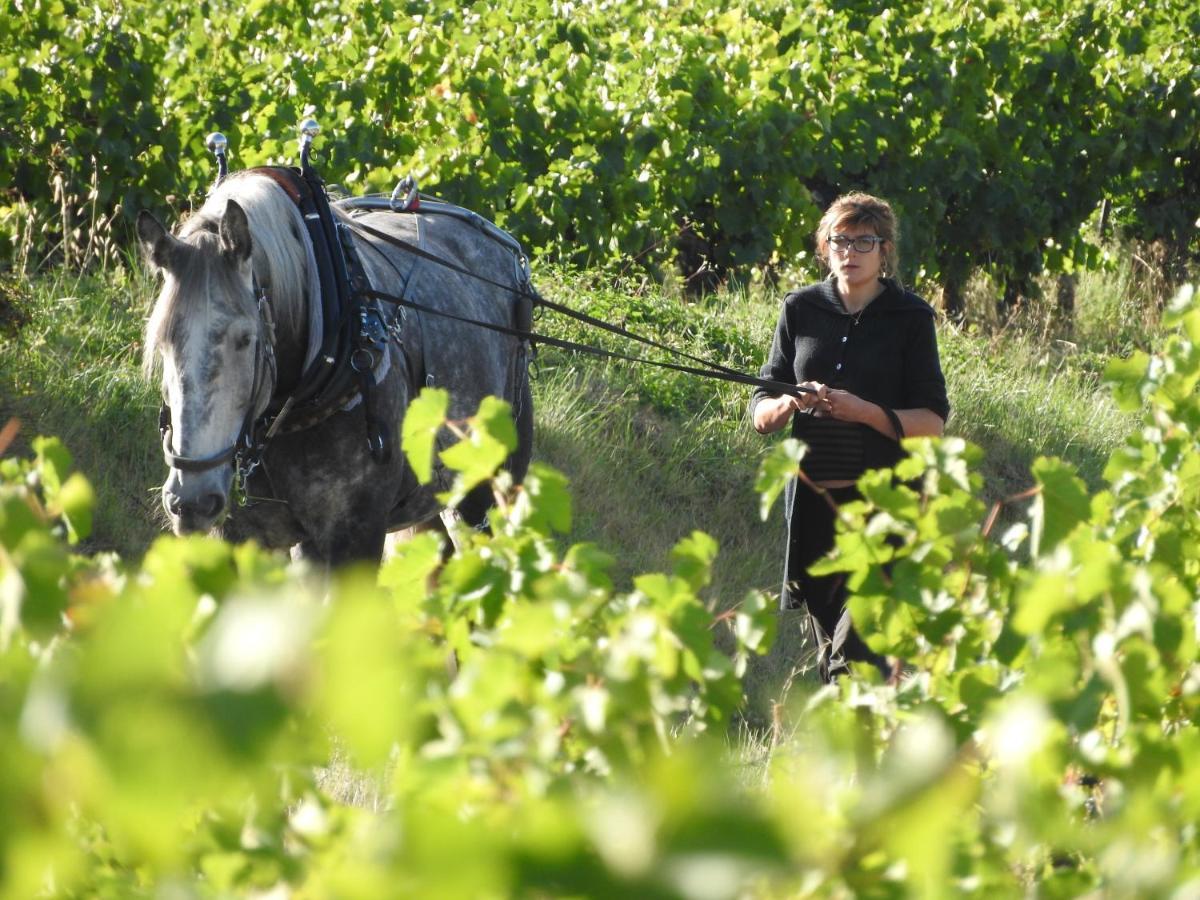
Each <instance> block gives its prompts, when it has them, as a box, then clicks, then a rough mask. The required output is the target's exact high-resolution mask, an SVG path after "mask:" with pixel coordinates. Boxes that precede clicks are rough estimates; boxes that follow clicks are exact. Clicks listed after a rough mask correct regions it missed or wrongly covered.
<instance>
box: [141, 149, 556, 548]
mask: <svg viewBox="0 0 1200 900" xmlns="http://www.w3.org/2000/svg"><path fill="white" fill-rule="evenodd" d="M334 215H335V216H336V217H337V218H338V219H339V220H340V221H343V222H349V223H351V225H352V227H353V226H354V223H356V222H362V223H367V224H369V226H370V227H371V228H372V229H376V230H379V231H384V232H387V233H389V234H391V235H394V236H396V237H399V238H401V239H402V240H404V241H407V242H408V243H410V244H412V245H417V246H419V247H420V248H421V249H422V250H425V251H427V252H428V253H430V254H433V255H434V256H436V257H438V258H441V259H445V260H447V261H450V262H451V263H453V264H454V265H456V266H457V267H459V268H460V269H463V270H467V271H469V272H473V273H479V274H481V275H483V276H485V278H486V280H480V279H476V278H472V277H470V276H468V275H467V274H465V273H464V272H461V271H454V270H453V269H450V268H447V267H444V266H439V265H437V264H436V263H434V262H430V261H429V260H428V259H421V258H419V256H417V255H414V254H412V253H409V252H405V250H404V249H402V248H398V247H395V246H393V245H391V244H388V243H387V242H383V241H380V240H378V239H376V238H373V237H370V236H368V235H365V234H364V233H362V232H361V231H360V232H359V234H358V238H357V241H356V244H357V248H358V253H359V257H360V259H361V262H362V268H363V269H364V270H365V273H366V275H367V278H368V280H369V281H370V285H371V287H372V288H373V289H374V290H378V291H382V292H385V293H391V294H397V295H398V294H403V296H405V297H406V298H408V299H410V300H412V301H415V302H417V303H419V304H420V305H422V306H425V307H430V308H432V309H439V310H445V311H448V312H452V313H453V314H455V315H458V316H461V317H463V318H466V319H473V320H479V321H485V322H490V323H494V324H496V325H499V326H505V327H509V328H513V327H515V325H514V313H515V310H514V303H515V298H516V297H517V296H519V295H520V293H521V291H520V288H521V284H520V281H521V267H520V266H519V265H515V264H514V255H513V252H512V251H511V250H510V249H509V248H508V247H506V246H504V245H503V244H501V243H500V242H498V241H496V240H494V239H491V238H489V237H488V236H487V235H486V234H484V233H482V232H481V230H480V229H478V228H475V227H472V225H470V224H468V223H467V222H464V221H462V220H461V219H459V218H456V217H452V216H433V215H426V214H422V213H419V212H414V213H393V212H386V211H381V212H367V213H365V214H358V215H351V214H350V213H347V212H346V211H344V210H341V209H338V208H336V207H335V209H334ZM138 236H139V238H140V241H141V243H142V246H143V249H144V251H145V254H146V256H147V258H148V259H149V261H150V262H151V263H152V264H153V266H154V267H155V268H156V269H157V270H158V271H159V272H161V274H162V276H163V285H162V290H161V292H160V294H159V296H158V298H157V301H156V303H155V305H154V309H153V311H152V313H151V315H150V318H149V321H148V323H147V328H146V341H145V354H146V366H147V370H148V371H153V370H154V369H155V368H157V367H159V366H161V373H162V387H163V395H164V402H165V404H166V406H165V409H169V419H168V421H165V422H164V423H163V424H164V434H165V441H166V443H167V444H169V446H165V450H166V455H167V459H168V461H169V462H170V461H171V460H172V459H175V458H189V459H198V458H207V459H210V460H211V459H214V458H217V457H221V456H222V448H231V447H232V446H234V445H235V444H236V443H237V442H238V441H239V439H240V437H241V436H242V434H243V432H244V429H245V426H246V423H248V422H252V421H253V420H254V419H256V418H257V417H258V416H259V415H260V414H261V413H262V411H263V410H264V409H266V408H267V407H268V405H269V404H271V403H272V398H276V402H277V398H279V397H286V396H288V393H289V391H292V390H293V389H294V388H295V387H296V384H297V382H298V380H299V379H300V376H301V373H302V371H304V369H305V367H306V366H307V365H308V364H309V363H310V362H311V361H312V359H313V357H314V355H315V354H316V353H317V352H318V351H319V348H320V347H321V340H322V333H321V332H322V329H323V327H324V326H323V323H322V317H321V315H320V289H319V273H318V270H317V268H316V262H315V259H314V255H313V249H312V246H311V243H310V241H309V239H308V237H307V233H306V230H305V226H304V221H303V219H302V218H301V214H300V212H299V209H298V208H297V206H296V204H295V203H294V202H293V201H292V199H291V198H290V197H288V196H287V194H286V193H285V192H284V190H283V189H282V188H281V187H280V186H279V184H277V183H276V182H275V181H274V180H272V179H271V178H269V177H265V176H264V175H262V174H260V173H257V172H255V170H248V171H246V172H241V173H237V174H235V175H233V176H231V177H229V178H227V179H225V180H224V182H223V183H222V184H221V185H220V186H219V187H217V188H216V189H214V191H213V192H212V194H211V195H210V196H209V198H208V200H207V201H206V202H205V203H204V205H203V206H202V207H201V208H200V209H199V210H198V211H197V212H196V213H195V214H193V215H192V216H191V217H190V218H188V219H187V220H186V221H185V222H184V223H183V225H182V226H181V227H180V228H179V230H178V234H177V235H172V234H170V233H169V232H168V231H167V229H166V228H165V227H164V226H163V225H162V224H161V223H160V222H159V221H158V220H157V219H155V218H154V217H153V216H151V215H150V214H149V213H142V214H141V215H140V216H139V217H138ZM522 262H523V261H522ZM489 282H490V283H489ZM510 282H511V284H512V286H513V290H511V291H510V290H504V289H502V288H501V287H500V286H499V284H508V283H510ZM392 332H393V333H392V336H391V339H390V340H389V342H388V344H387V349H386V352H385V353H384V354H383V355H382V359H381V360H380V361H379V365H378V366H376V368H375V376H376V377H377V380H378V386H377V389H376V391H375V398H376V399H375V403H374V406H373V408H374V409H377V410H378V411H379V412H380V414H381V418H382V420H383V421H386V422H389V423H392V425H393V426H394V427H393V429H392V441H393V444H394V452H392V453H391V458H390V460H388V461H387V462H384V463H380V462H377V461H376V460H375V459H373V458H372V456H371V453H370V451H369V448H368V445H367V440H366V434H367V432H366V425H365V414H364V404H363V403H362V402H361V401H359V402H354V401H351V402H349V403H347V404H345V408H342V407H339V408H338V409H337V410H336V411H335V412H334V413H333V414H332V415H330V416H329V417H328V418H325V419H324V420H323V421H320V422H318V423H316V424H314V425H311V427H306V428H303V429H302V430H296V431H291V432H287V431H284V432H281V433H279V434H276V435H274V436H273V437H272V438H271V440H270V441H269V442H268V443H267V444H266V447H265V450H264V451H263V453H262V457H261V467H260V469H259V470H258V471H257V472H255V473H254V475H253V476H251V479H250V481H249V486H250V487H252V488H253V492H254V493H260V494H262V493H265V494H268V495H269V498H268V499H266V500H262V501H259V502H251V503H250V504H248V505H246V506H244V507H243V506H239V505H238V504H237V503H234V502H231V485H232V483H233V479H234V463H233V461H232V460H230V461H224V462H222V463H221V464H219V465H213V466H211V467H209V468H205V469H203V470H200V471H194V470H191V469H190V468H188V467H183V468H172V469H171V472H170V475H169V477H168V478H167V480H166V483H165V484H164V485H163V488H162V499H163V506H164V507H165V509H166V511H167V514H168V516H169V517H170V520H171V525H172V527H173V529H174V530H175V532H176V533H185V532H196V531H209V530H214V531H216V532H217V533H220V534H222V535H223V536H225V537H226V538H229V539H231V540H244V539H249V538H254V539H257V540H258V541H259V542H260V543H262V544H264V545H266V546H269V547H277V548H292V549H293V552H298V554H299V555H302V556H305V557H308V558H312V559H315V560H319V561H323V562H326V563H329V564H333V565H337V564H341V563H345V562H348V561H352V560H376V561H377V560H378V559H379V557H380V555H381V553H382V549H383V544H384V539H385V536H386V534H387V532H389V531H393V530H397V529H400V528H404V527H407V526H412V525H416V524H419V523H424V522H429V521H431V520H432V519H434V518H435V517H436V516H437V515H438V513H439V512H440V508H441V505H440V503H439V502H438V500H437V497H436V494H437V493H438V492H439V491H443V490H445V489H447V488H448V487H449V483H450V476H449V474H448V473H447V472H446V471H444V470H443V469H440V468H435V473H434V479H433V482H432V483H431V484H428V485H420V484H418V482H417V479H416V478H415V476H414V475H413V473H412V471H411V469H410V468H409V467H408V465H407V462H406V459H405V456H404V454H403V452H401V449H402V448H400V446H399V443H400V435H399V423H400V422H401V420H402V418H403V415H404V412H405V409H406V408H407V406H408V403H409V401H410V399H412V398H413V397H414V396H415V394H416V392H417V391H419V390H420V388H421V387H422V386H425V385H427V384H434V385H437V386H438V387H442V388H445V389H447V390H448V391H449V394H450V398H451V401H450V410H449V415H450V418H452V419H462V418H466V417H467V416H469V415H471V414H473V413H474V412H475V410H476V409H477V407H478V405H479V403H480V401H481V400H482V399H483V398H484V397H486V396H489V395H493V396H498V397H501V398H503V399H505V400H507V401H508V402H509V403H510V404H511V405H512V407H513V411H514V416H515V419H516V424H517V432H518V438H519V446H518V449H517V450H516V452H515V453H514V454H513V455H512V457H511V458H510V459H509V461H508V464H507V467H508V469H509V471H510V472H511V473H512V474H513V477H514V478H515V479H516V480H517V481H519V480H520V479H521V478H522V477H523V476H524V474H525V471H526V469H527V467H528V464H529V459H530V454H531V448H532V437H533V404H532V400H531V397H530V391H529V378H528V371H527V359H526V353H525V350H526V348H525V346H524V345H523V343H522V341H521V340H520V339H519V338H518V337H515V336H512V335H508V334H503V333H497V332H494V331H488V330H485V329H484V328H480V327H478V326H475V325H471V324H466V323H463V322H457V321H453V320H451V319H448V318H443V317H441V316H437V315H433V314H430V313H428V312H419V311H416V310H413V309H407V310H404V311H403V314H402V315H401V316H400V317H399V319H398V321H397V322H394V323H393V328H392ZM450 440H452V438H450V437H449V436H448V435H446V434H443V435H442V436H441V437H440V438H439V448H440V447H441V446H444V443H443V442H448V441H450ZM247 493H251V491H250V490H248V491H247ZM490 502H491V494H490V488H489V487H488V486H487V485H484V486H482V488H481V489H477V490H476V491H475V492H473V494H472V495H471V496H470V497H468V499H467V500H466V501H464V503H463V504H462V505H461V506H460V508H459V511H460V513H461V514H462V516H463V518H464V519H466V520H467V521H468V522H471V523H472V524H477V525H478V524H482V523H483V522H484V521H485V520H486V510H487V507H488V506H489V505H490Z"/></svg>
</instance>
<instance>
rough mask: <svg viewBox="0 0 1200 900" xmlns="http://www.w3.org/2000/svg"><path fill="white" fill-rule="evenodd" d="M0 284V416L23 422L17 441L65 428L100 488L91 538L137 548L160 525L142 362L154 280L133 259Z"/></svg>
mask: <svg viewBox="0 0 1200 900" xmlns="http://www.w3.org/2000/svg"><path fill="white" fill-rule="evenodd" d="M2 284H3V287H2V292H3V295H4V297H5V298H6V303H7V306H8V308H9V309H10V310H11V314H10V316H9V318H8V321H9V325H8V328H7V333H6V334H5V335H4V339H3V342H2V343H0V419H3V420H5V421H7V420H8V419H9V418H17V419H19V420H20V421H21V423H22V430H21V433H20V435H19V437H18V441H17V444H16V446H15V450H16V451H21V450H22V449H24V448H25V447H27V446H28V442H29V441H30V440H31V439H32V438H33V437H34V436H35V435H37V434H50V435H55V436H57V437H60V438H61V439H62V440H63V441H64V443H65V444H66V446H67V448H68V449H69V450H70V451H71V452H72V454H73V456H74V457H75V461H76V464H77V466H78V467H79V468H80V469H81V470H82V471H84V472H85V473H86V474H87V475H88V477H89V478H90V479H91V481H92V483H93V486H94V487H95V489H96V492H97V498H98V502H97V508H96V520H95V524H94V537H93V539H92V540H91V542H90V546H91V548H92V549H104V550H116V551H118V552H121V553H123V554H129V555H137V554H140V552H141V551H142V550H144V549H145V547H146V546H147V545H148V544H149V542H150V540H152V539H153V537H154V535H155V534H156V533H158V531H159V529H160V520H159V518H158V516H157V509H158V498H157V494H156V491H155V482H156V480H159V479H160V478H161V473H160V472H159V471H158V470H159V468H160V467H161V456H160V454H159V453H158V431H157V427H156V424H157V416H156V410H157V405H158V404H157V390H156V389H155V388H154V387H152V386H151V385H149V384H147V383H146V382H145V381H144V379H143V378H142V375H141V370H140V359H141V329H142V321H143V319H144V317H145V315H146V312H147V311H148V309H149V302H150V297H151V294H152V291H153V285H152V284H151V283H150V282H149V280H148V279H147V278H146V277H145V276H144V275H143V274H141V273H140V272H138V271H137V270H135V269H130V268H127V267H126V268H121V267H116V268H113V269H110V270H108V271H106V272H104V273H102V274H100V275H95V276H87V277H74V276H71V275H69V274H68V273H67V271H66V270H64V269H56V270H52V271H51V272H49V273H48V274H46V275H42V276H39V277H35V278H32V279H28V280H27V279H14V278H12V277H10V278H8V279H7V280H5V281H4V282H3V283H2Z"/></svg>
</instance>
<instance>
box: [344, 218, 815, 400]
mask: <svg viewBox="0 0 1200 900" xmlns="http://www.w3.org/2000/svg"><path fill="white" fill-rule="evenodd" d="M354 228H355V230H358V231H362V232H364V233H365V234H369V235H370V236H371V237H374V238H377V239H378V240H381V241H385V242H386V243H389V244H391V245H392V246H393V247H397V248H399V249H401V250H405V251H407V252H409V253H412V254H413V255H414V256H418V257H420V258H421V259H425V260H428V261H429V262H432V263H435V264H437V265H439V266H442V267H444V268H446V269H449V270H450V271H452V272H458V273H459V274H460V275H466V276H467V277H469V278H473V279H475V280H476V281H481V282H483V283H485V284H489V285H492V286H493V287H497V288H500V289H501V290H505V291H508V292H509V293H512V294H516V295H517V296H520V297H529V298H531V299H532V300H533V302H534V303H535V304H537V305H539V306H544V307H546V308H547V309H551V310H554V311H555V312H557V313H560V314H561V315H564V316H567V317H568V318H571V319H575V320H577V321H580V322H583V323H584V324H587V325H591V326H593V327H595V328H601V329H603V330H605V331H609V332H611V333H613V334H617V335H620V336H621V337H624V338H628V339H629V340H632V341H636V342H638V343H641V344H646V345H647V346H650V347H654V348H655V349H658V350H663V351H665V352H667V353H670V354H673V355H675V356H677V357H681V358H683V359H687V360H690V361H691V362H694V363H698V364H699V367H697V366H685V365H680V364H678V363H669V362H662V361H660V360H654V359H647V358H646V357H644V356H632V355H630V354H626V353H618V352H616V351H613V350H605V349H604V348H602V347H596V346H593V345H591V344H580V343H577V342H575V341H568V340H564V339H562V338H556V337H551V336H549V335H545V334H539V333H537V332H534V331H531V330H524V329H518V328H508V327H506V326H504V325H494V324H492V323H491V322H482V321H479V320H477V319H469V318H467V317H465V316H457V315H455V314H454V313H449V312H444V311H442V310H437V309H433V308H431V307H427V306H422V305H421V304H419V303H416V302H414V301H412V300H409V299H407V298H405V297H399V296H396V295H395V294H387V293H384V292H382V291H375V290H368V291H366V295H367V296H369V297H373V298H374V299H376V300H382V301H384V302H385V303H392V304H395V305H397V306H403V307H406V308H408V309H415V310H417V311H418V312H426V313H432V314H433V315H435V316H442V317H443V318H446V319H452V320H454V321H456V322H463V323H465V324H468V325H475V326H478V327H480V328H486V329H488V330H489V331H496V332H499V333H501V334H509V335H512V336H514V337H519V338H522V339H523V340H528V341H531V342H533V343H535V344H546V345H548V346H551V347H559V348H561V349H564V350H574V351H578V352H580V353H587V354H589V355H591V356H598V357H601V358H605V359H619V360H623V361H625V362H633V363H642V364H644V365H648V366H655V367H658V368H662V369H671V370H673V371H676V372H684V373H686V374H688V375H695V376H697V377H699V378H708V379H712V380H716V381H728V382H732V383H735V384H747V385H752V386H754V387H762V388H767V389H768V390H771V391H773V392H775V393H779V394H788V395H790V396H792V397H799V396H801V395H802V394H805V393H814V391H813V390H812V388H804V387H800V386H799V385H795V384H787V383H786V382H782V381H771V380H769V379H765V378H757V377H755V376H753V375H746V374H744V373H742V372H738V371H737V370H736V369H731V368H729V367H728V366H725V365H722V364H720V363H716V362H712V361H711V360H707V359H703V358H702V357H698V356H693V355H692V354H690V353H686V352H684V351H683V350H678V349H676V348H674V347H669V346H667V345H666V344H662V343H659V342H658V341H655V340H652V339H651V338H647V337H643V336H641V335H638V334H634V333H633V332H631V331H629V330H628V329H626V328H623V327H621V326H620V325H614V324H612V323H611V322H605V321H604V320H603V319H598V318H596V317H595V316H590V315H588V314H587V313H583V312H579V311H578V310H575V309H571V308H570V307H569V306H564V305H563V304H561V303H556V302H554V301H553V300H547V299H546V298H545V297H543V296H542V295H541V294H538V293H537V292H536V291H532V292H531V291H530V290H529V289H528V288H526V287H521V288H516V287H513V286H512V285H507V284H502V283H501V282H499V281H495V280H494V279H491V278H488V277H487V276H485V275H480V274H478V273H476V272H472V271H471V270H469V269H467V268H465V267H463V266H460V265H458V264H457V263H453V262H451V261H450V260H448V259H443V258H442V257H440V256H438V255H437V254H436V253H430V252H429V251H428V250H425V249H424V248H422V247H418V246H417V245H416V244H413V243H411V242H409V241H406V240H404V239H403V238H398V237H395V236H394V235H391V234H388V233H387V232H385V231H380V230H378V229H376V228H372V227H371V226H370V225H366V224H364V223H363V222H355V223H354Z"/></svg>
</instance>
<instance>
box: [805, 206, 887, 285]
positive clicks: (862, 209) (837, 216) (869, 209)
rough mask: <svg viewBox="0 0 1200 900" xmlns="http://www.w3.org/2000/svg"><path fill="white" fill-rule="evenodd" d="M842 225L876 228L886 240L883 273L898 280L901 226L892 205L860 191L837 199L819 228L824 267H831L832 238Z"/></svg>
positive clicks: (818, 238) (818, 244)
mask: <svg viewBox="0 0 1200 900" xmlns="http://www.w3.org/2000/svg"><path fill="white" fill-rule="evenodd" d="M839 225H867V226H870V227H871V228H873V229H874V230H875V234H876V235H877V236H878V237H881V238H883V239H884V241H885V243H884V244H882V245H881V246H880V248H879V249H880V251H881V252H882V253H883V267H882V270H881V274H883V275H888V276H890V277H892V278H896V279H899V277H900V276H899V269H900V252H899V249H898V247H897V244H898V243H899V241H900V226H899V225H898V224H897V222H896V214H895V213H894V212H892V207H891V204H890V203H888V202H887V201H886V200H881V199H880V198H878V197H872V196H871V195H870V194H863V193H858V192H855V193H853V194H843V195H842V196H840V197H838V198H837V199H836V200H834V201H833V203H831V204H830V205H829V209H827V210H825V215H823V216H821V224H820V225H818V226H817V256H818V257H820V259H821V261H822V262H823V263H825V265H829V236H830V235H831V234H833V231H834V229H835V228H837V227H838V226H839Z"/></svg>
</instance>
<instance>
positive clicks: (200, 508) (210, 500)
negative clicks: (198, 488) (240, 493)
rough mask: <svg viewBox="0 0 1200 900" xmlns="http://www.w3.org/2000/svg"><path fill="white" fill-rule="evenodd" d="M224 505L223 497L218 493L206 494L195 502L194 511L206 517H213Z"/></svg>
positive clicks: (218, 513)
mask: <svg viewBox="0 0 1200 900" xmlns="http://www.w3.org/2000/svg"><path fill="white" fill-rule="evenodd" d="M224 506H225V498H224V497H222V496H221V495H220V494H217V493H212V494H206V495H204V496H203V497H202V498H200V502H199V503H197V504H196V512H198V513H199V514H200V515H202V516H204V518H206V519H215V518H216V517H217V516H218V515H220V513H221V509H222V508H223V507H224Z"/></svg>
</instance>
